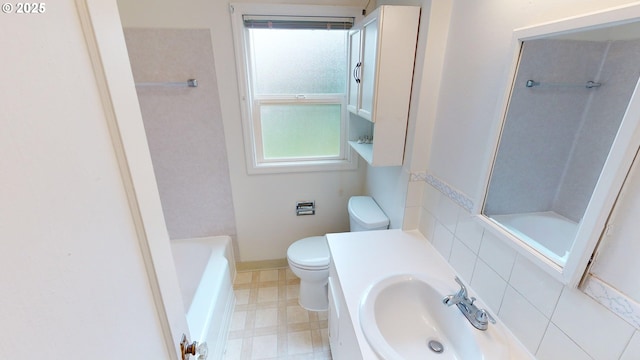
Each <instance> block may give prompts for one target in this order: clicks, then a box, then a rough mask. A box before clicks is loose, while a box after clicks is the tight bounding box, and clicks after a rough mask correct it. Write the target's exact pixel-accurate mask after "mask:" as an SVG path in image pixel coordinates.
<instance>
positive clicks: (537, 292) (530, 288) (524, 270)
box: [509, 256, 562, 318]
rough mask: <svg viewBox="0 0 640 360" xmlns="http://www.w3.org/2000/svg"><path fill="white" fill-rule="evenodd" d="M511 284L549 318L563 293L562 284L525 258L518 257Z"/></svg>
mask: <svg viewBox="0 0 640 360" xmlns="http://www.w3.org/2000/svg"><path fill="white" fill-rule="evenodd" d="M509 284H510V285H511V286H513V288H514V289H516V290H517V291H518V292H519V293H520V294H522V296H524V297H525V298H526V299H527V300H528V301H529V302H530V303H531V304H533V306H535V307H536V308H537V309H538V310H540V311H541V312H542V313H543V314H544V316H546V317H547V318H550V317H551V315H552V314H553V310H554V309H555V306H556V303H557V302H558V299H559V298H560V293H562V284H561V283H559V282H558V281H557V280H555V279H554V278H552V277H551V276H549V275H548V274H547V273H545V272H544V271H542V270H540V268H538V267H537V266H535V265H534V264H533V263H531V262H530V261H529V260H527V259H525V258H524V257H523V256H518V257H517V259H516V262H515V264H514V266H513V271H512V273H511V279H510V280H509Z"/></svg>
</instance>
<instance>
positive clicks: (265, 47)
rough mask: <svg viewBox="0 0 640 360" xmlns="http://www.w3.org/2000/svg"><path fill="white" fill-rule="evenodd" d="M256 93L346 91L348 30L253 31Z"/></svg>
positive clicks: (329, 92)
mask: <svg viewBox="0 0 640 360" xmlns="http://www.w3.org/2000/svg"><path fill="white" fill-rule="evenodd" d="M249 33H250V36H251V39H252V46H253V49H252V50H253V51H252V55H253V63H254V68H253V70H254V80H255V92H256V94H261V95H264V94H294V95H295V94H336V93H345V92H346V79H347V59H346V51H347V31H342V30H278V29H251V30H249Z"/></svg>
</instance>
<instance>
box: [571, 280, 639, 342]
mask: <svg viewBox="0 0 640 360" xmlns="http://www.w3.org/2000/svg"><path fill="white" fill-rule="evenodd" d="M583 291H584V293H585V294H587V295H589V296H590V297H592V298H593V299H594V300H595V301H597V302H599V303H600V304H602V305H603V306H604V307H606V308H607V309H609V310H611V311H612V312H614V313H616V314H617V315H618V316H620V317H621V318H623V319H624V320H626V321H627V322H628V323H629V324H631V325H633V326H634V327H635V328H636V329H640V304H639V303H637V302H636V301H635V300H632V299H630V298H629V297H627V296H626V295H624V294H623V293H621V292H620V291H618V290H617V289H615V288H613V287H612V286H611V285H609V284H607V283H605V282H604V281H602V280H600V279H598V278H596V277H593V276H589V278H588V279H587V281H586V283H585V286H584V289H583Z"/></svg>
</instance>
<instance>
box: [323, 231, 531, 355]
mask: <svg viewBox="0 0 640 360" xmlns="http://www.w3.org/2000/svg"><path fill="white" fill-rule="evenodd" d="M327 241H328V243H329V250H330V253H331V257H332V261H333V263H334V266H335V268H336V272H337V275H338V278H339V280H340V284H341V288H342V291H343V294H344V298H345V300H346V305H347V310H348V312H349V314H350V315H351V320H352V325H353V329H354V330H355V335H356V338H357V340H358V345H359V347H360V350H361V352H362V357H363V359H376V358H377V356H376V355H375V353H374V352H373V350H372V349H371V347H370V346H369V344H368V342H367V340H366V338H365V336H364V333H363V332H362V330H361V328H360V325H359V324H360V323H359V321H360V319H359V307H360V302H361V301H362V299H363V298H364V296H365V294H366V293H367V291H368V289H369V287H370V286H371V285H372V284H374V283H376V282H377V281H378V280H381V279H383V278H386V277H389V276H391V275H394V274H408V273H422V274H427V275H429V276H430V277H436V278H440V279H443V280H445V281H446V282H447V283H449V284H450V291H451V293H455V292H456V291H457V290H458V285H457V284H456V282H455V280H454V278H455V276H456V273H455V271H454V270H453V269H452V268H451V266H450V265H449V264H448V263H447V262H446V261H445V259H444V258H443V257H442V256H441V255H440V254H439V253H438V252H437V250H436V249H435V248H434V247H433V246H432V245H431V243H429V241H427V240H426V239H425V238H424V236H422V234H421V233H420V232H418V231H402V230H397V229H395V230H378V231H362V232H349V233H336V234H327ZM470 292H471V294H472V295H474V296H476V293H475V291H473V289H470ZM478 303H480V304H482V301H481V300H480V299H479V300H478ZM461 316H462V315H461ZM497 320H498V323H499V324H500V319H497ZM490 326H496V325H490ZM501 328H503V329H504V332H505V335H506V336H505V337H506V338H508V339H510V340H511V341H509V353H510V356H511V358H512V359H533V357H532V356H531V355H530V354H529V353H528V351H527V350H526V349H525V348H524V347H523V346H522V345H521V344H520V343H519V342H518V341H517V340H516V339H515V337H513V335H512V334H511V333H510V332H509V331H508V330H507V329H506V328H505V327H504V326H501Z"/></svg>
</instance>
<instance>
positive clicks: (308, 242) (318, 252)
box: [287, 236, 329, 268]
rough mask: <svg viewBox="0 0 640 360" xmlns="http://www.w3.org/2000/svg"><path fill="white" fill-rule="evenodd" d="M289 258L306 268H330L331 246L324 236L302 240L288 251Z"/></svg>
mask: <svg viewBox="0 0 640 360" xmlns="http://www.w3.org/2000/svg"><path fill="white" fill-rule="evenodd" d="M287 258H289V261H291V262H294V263H296V264H298V265H301V266H304V267H325V268H326V267H327V266H329V245H328V244H327V238H325V237H324V236H312V237H308V238H304V239H300V240H298V241H296V242H294V243H293V244H291V246H289V249H288V250H287Z"/></svg>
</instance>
